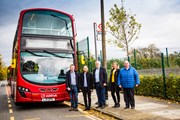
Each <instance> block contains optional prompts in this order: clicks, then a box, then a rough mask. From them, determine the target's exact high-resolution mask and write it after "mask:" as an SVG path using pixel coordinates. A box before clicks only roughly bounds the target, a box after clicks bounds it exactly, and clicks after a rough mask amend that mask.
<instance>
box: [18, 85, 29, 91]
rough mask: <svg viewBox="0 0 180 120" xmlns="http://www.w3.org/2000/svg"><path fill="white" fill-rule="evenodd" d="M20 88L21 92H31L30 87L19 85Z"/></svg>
mask: <svg viewBox="0 0 180 120" xmlns="http://www.w3.org/2000/svg"><path fill="white" fill-rule="evenodd" d="M18 90H19V91H20V92H30V90H29V89H28V88H25V87H20V86H19V87H18Z"/></svg>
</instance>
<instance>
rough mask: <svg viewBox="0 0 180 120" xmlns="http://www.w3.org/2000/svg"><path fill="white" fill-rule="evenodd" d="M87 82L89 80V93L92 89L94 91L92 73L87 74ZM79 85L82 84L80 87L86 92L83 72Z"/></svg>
mask: <svg viewBox="0 0 180 120" xmlns="http://www.w3.org/2000/svg"><path fill="white" fill-rule="evenodd" d="M86 80H87V88H88V91H90V90H91V89H93V78H92V74H91V73H89V72H87V73H86ZM79 83H80V84H79V87H80V89H81V90H82V91H83V90H84V72H82V73H81V74H80V82H79Z"/></svg>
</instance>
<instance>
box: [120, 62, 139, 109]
mask: <svg viewBox="0 0 180 120" xmlns="http://www.w3.org/2000/svg"><path fill="white" fill-rule="evenodd" d="M139 84H140V80H139V76H138V73H137V71H136V69H135V68H133V67H132V66H130V64H129V62H128V61H125V62H124V67H123V68H122V69H121V70H120V72H119V75H118V85H119V87H120V88H123V93H124V101H125V104H126V107H125V108H124V109H128V108H129V107H130V105H131V109H134V108H135V100H134V87H135V86H136V87H138V86H139Z"/></svg>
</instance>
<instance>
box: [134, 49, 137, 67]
mask: <svg viewBox="0 0 180 120" xmlns="http://www.w3.org/2000/svg"><path fill="white" fill-rule="evenodd" d="M134 67H135V68H136V69H137V64H136V49H134Z"/></svg>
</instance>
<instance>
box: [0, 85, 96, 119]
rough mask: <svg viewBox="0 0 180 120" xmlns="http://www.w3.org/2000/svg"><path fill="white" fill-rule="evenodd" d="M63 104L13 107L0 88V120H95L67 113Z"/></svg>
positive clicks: (78, 114)
mask: <svg viewBox="0 0 180 120" xmlns="http://www.w3.org/2000/svg"><path fill="white" fill-rule="evenodd" d="M68 110H69V106H68V105H67V104H64V103H62V104H61V103H35V104H25V105H23V106H15V105H14V103H13V101H12V99H11V97H9V96H8V95H7V90H6V86H1V87H0V120H97V119H98V118H96V117H94V116H92V115H89V114H88V113H86V112H83V111H82V110H81V109H80V110H79V111H68ZM98 120H99V119H98Z"/></svg>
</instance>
